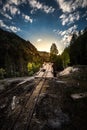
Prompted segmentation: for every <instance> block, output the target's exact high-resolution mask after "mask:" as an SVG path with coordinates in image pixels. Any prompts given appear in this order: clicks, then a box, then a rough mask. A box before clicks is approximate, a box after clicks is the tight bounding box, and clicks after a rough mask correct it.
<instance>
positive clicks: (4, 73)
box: [0, 68, 6, 79]
mask: <svg viewBox="0 0 87 130" xmlns="http://www.w3.org/2000/svg"><path fill="white" fill-rule="evenodd" d="M5 75H6V71H5V69H3V68H0V78H1V79H3V78H4V76H5Z"/></svg>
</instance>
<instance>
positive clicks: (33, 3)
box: [28, 0, 55, 13]
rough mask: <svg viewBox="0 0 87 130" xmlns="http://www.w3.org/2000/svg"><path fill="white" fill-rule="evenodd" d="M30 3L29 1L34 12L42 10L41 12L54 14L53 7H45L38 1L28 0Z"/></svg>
mask: <svg viewBox="0 0 87 130" xmlns="http://www.w3.org/2000/svg"><path fill="white" fill-rule="evenodd" d="M28 1H29V4H30V6H31V7H32V8H33V10H34V9H36V10H38V9H40V10H43V11H44V12H45V13H52V12H54V10H55V9H54V8H53V7H52V6H50V7H49V6H47V5H44V4H42V3H40V2H39V1H37V0H28Z"/></svg>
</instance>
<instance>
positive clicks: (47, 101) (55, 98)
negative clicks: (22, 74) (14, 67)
mask: <svg viewBox="0 0 87 130" xmlns="http://www.w3.org/2000/svg"><path fill="white" fill-rule="evenodd" d="M80 69H81V71H80V70H79V71H75V72H70V73H69V74H68V75H63V76H59V75H58V77H56V78H47V79H46V83H45V86H44V88H43V89H42V91H41V94H40V96H39V99H38V101H37V105H36V109H35V111H34V113H33V117H32V120H31V125H30V127H29V130H87V123H86V122H87V97H86V96H85V97H84V98H80V99H73V98H72V97H71V95H72V94H78V93H85V92H87V68H85V69H84V68H80ZM84 70H85V71H84ZM36 82H37V79H36ZM33 83H34V81H33ZM16 84H17V83H16V82H15V83H13V84H11V85H10V86H8V87H7V90H9V89H10V87H11V86H12V87H15V85H16ZM33 86H34V84H32V81H30V82H29V83H27V84H25V86H21V88H20V87H19V89H17V91H13V92H12V93H10V94H9V95H7V96H5V97H4V98H2V99H1V100H0V129H1V128H2V129H1V130H10V129H9V126H10V125H11V123H12V121H14V119H15V117H16V115H17V114H18V112H19V109H20V106H24V105H23V104H24V102H25V100H26V99H27V96H28V95H29V92H30V91H31V90H32V88H33ZM5 87H6V86H5ZM25 95H26V96H25ZM14 96H16V98H17V103H16V106H15V109H13V110H12V106H11V103H12V100H13V99H14V98H15V97H14ZM15 100H16V99H15ZM26 111H27V110H26ZM25 113H26V112H25ZM21 116H22V115H21ZM24 123H25V122H24ZM20 124H21V123H20ZM22 125H23V124H21V126H22ZM2 126H3V127H2ZM7 127H8V129H7ZM14 130H16V128H15V129H14ZM20 130H21V129H20Z"/></svg>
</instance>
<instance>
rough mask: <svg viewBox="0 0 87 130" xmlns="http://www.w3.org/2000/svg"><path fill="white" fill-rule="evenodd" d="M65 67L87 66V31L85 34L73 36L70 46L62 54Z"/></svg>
mask: <svg viewBox="0 0 87 130" xmlns="http://www.w3.org/2000/svg"><path fill="white" fill-rule="evenodd" d="M61 56H62V60H63V66H64V67H67V66H68V65H87V30H85V31H84V32H83V34H81V33H79V36H77V35H76V34H75V33H74V34H73V36H72V39H71V42H70V45H69V46H68V47H67V48H65V49H64V51H63V53H62V55H61Z"/></svg>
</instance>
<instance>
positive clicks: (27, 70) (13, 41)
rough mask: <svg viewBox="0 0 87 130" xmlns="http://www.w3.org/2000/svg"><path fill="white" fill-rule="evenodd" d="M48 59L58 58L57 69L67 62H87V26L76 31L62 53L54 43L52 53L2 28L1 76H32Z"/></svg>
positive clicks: (55, 61)
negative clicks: (41, 49) (40, 49)
mask: <svg viewBox="0 0 87 130" xmlns="http://www.w3.org/2000/svg"><path fill="white" fill-rule="evenodd" d="M44 61H47V62H54V63H55V65H56V68H57V71H61V70H63V69H64V68H66V67H67V66H73V65H87V29H84V31H83V33H81V32H80V31H79V33H78V35H77V34H76V33H73V34H72V39H71V41H70V45H69V46H68V47H66V48H65V49H64V51H63V52H62V54H61V55H59V54H58V49H57V47H56V44H55V43H53V44H52V46H51V48H50V53H47V52H39V51H38V50H37V49H36V48H35V47H34V46H33V45H32V44H31V43H30V42H29V41H25V40H24V39H22V38H20V37H19V36H17V35H16V34H14V33H12V32H7V31H4V30H2V29H0V78H7V77H18V76H30V75H33V74H34V73H35V72H37V71H38V70H39V68H40V67H41V65H42V63H43V62H44Z"/></svg>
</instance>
